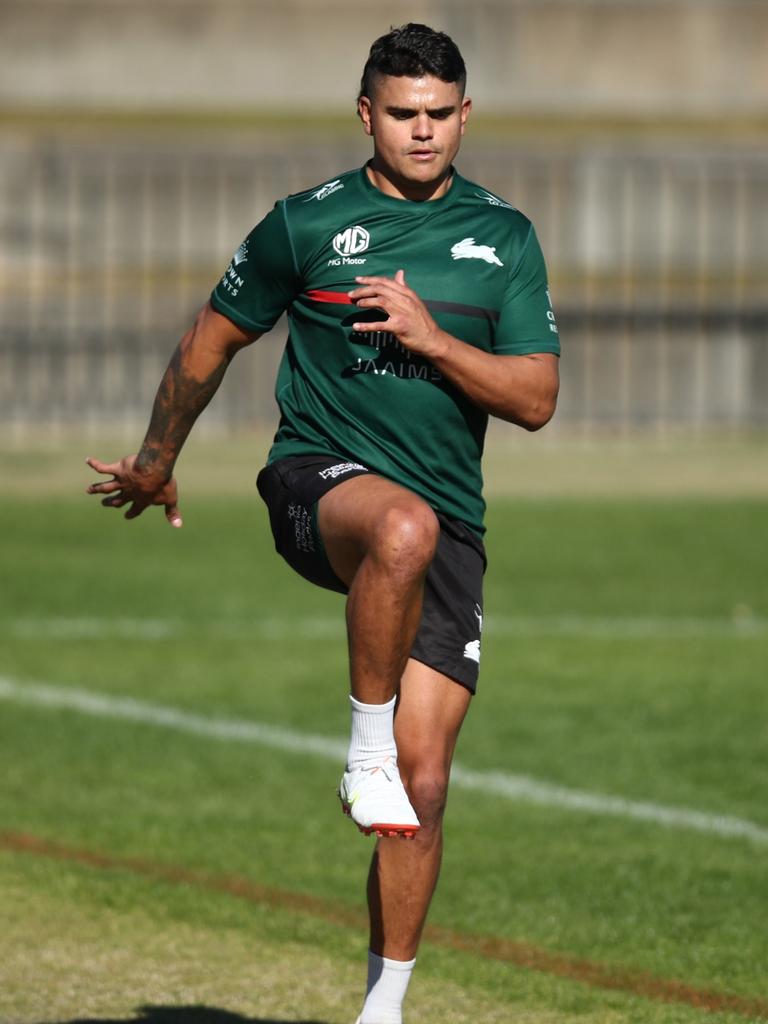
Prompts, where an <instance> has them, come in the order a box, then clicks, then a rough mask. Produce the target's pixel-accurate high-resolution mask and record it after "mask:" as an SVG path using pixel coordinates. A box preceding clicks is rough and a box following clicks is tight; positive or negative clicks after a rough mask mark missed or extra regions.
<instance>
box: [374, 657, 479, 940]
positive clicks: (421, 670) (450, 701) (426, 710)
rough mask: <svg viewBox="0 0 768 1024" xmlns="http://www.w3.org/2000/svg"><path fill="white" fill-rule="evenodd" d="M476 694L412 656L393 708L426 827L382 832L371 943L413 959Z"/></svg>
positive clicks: (401, 754) (403, 760) (406, 775)
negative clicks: (457, 753) (390, 834)
mask: <svg viewBox="0 0 768 1024" xmlns="http://www.w3.org/2000/svg"><path fill="white" fill-rule="evenodd" d="M471 699H472V698H471V695H470V693H469V691H468V690H467V689H465V687H463V686H460V685H459V684H458V683H456V682H454V681H453V680H451V679H449V678H448V677H447V676H444V675H441V673H439V672H436V671H435V670H434V669H431V668H429V667H428V666H427V665H423V664H422V663H421V662H418V661H414V660H410V661H409V662H408V665H407V667H406V670H405V673H404V675H403V680H402V685H401V690H400V701H399V703H398V708H397V714H396V715H395V738H396V740H397V750H398V759H399V763H400V774H401V777H402V779H403V782H404V784H405V788H406V790H407V792H408V795H409V797H410V799H411V803H412V804H413V806H414V809H415V810H416V813H417V814H418V816H419V821H420V822H421V829H420V830H419V831H418V833H417V834H416V836H415V838H414V840H413V841H412V842H409V843H403V842H399V841H398V840H396V839H379V841H378V843H377V844H376V850H375V851H374V854H373V859H372V861H371V869H370V873H369V876H368V907H369V912H370V919H371V940H370V947H371V950H372V951H373V952H374V953H378V954H379V955H380V956H385V957H388V958H391V959H393V960H411V959H412V958H413V957H415V956H416V950H417V947H418V945H419V939H420V938H421V933H422V929H423V927H424V921H425V919H426V916H427V910H428V909H429V903H430V900H431V898H432V894H433V892H434V890H435V885H436V884H437V877H438V874H439V872H440V859H441V854H442V844H443V828H442V824H443V812H444V810H445V802H446V795H447V789H448V776H449V772H450V766H451V760H452V757H453V751H454V748H455V746H456V740H457V738H458V735H459V729H460V728H461V724H462V722H463V721H464V716H465V714H466V712H467V708H468V707H469V702H470V700H471Z"/></svg>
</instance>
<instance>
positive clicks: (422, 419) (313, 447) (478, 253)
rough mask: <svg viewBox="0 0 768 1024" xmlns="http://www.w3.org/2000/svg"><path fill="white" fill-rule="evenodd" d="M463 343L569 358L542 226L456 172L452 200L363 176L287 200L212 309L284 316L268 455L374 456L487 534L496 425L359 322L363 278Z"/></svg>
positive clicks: (252, 316) (378, 465)
mask: <svg viewBox="0 0 768 1024" xmlns="http://www.w3.org/2000/svg"><path fill="white" fill-rule="evenodd" d="M401 269H402V270H404V271H405V278H406V283H407V284H408V285H409V286H410V287H411V288H413V289H414V291H416V293H417V294H418V295H419V296H420V298H421V299H422V301H424V303H425V304H426V306H427V308H428V309H429V311H430V313H431V315H432V316H433V317H434V319H435V321H436V322H437V323H438V325H439V326H440V327H441V328H442V329H443V330H445V331H447V332H448V333H449V334H452V335H453V336H454V337H457V338H459V339H460V340H462V341H465V342H466V343H467V344H470V345H474V346H476V347H477V348H480V349H482V350H483V351H486V352H490V353H494V354H498V355H528V354H532V353H539V352H551V353H554V354H557V355H559V353H560V345H559V340H558V333H557V325H556V323H555V317H554V313H553V311H552V305H551V301H550V296H549V291H548V288H547V275H546V268H545V265H544V259H543V256H542V253H541V249H540V247H539V243H538V240H537V238H536V234H535V231H534V229H533V226H532V225H531V223H530V221H529V220H528V219H527V218H526V217H525V216H524V215H523V214H522V213H520V212H519V211H518V210H515V209H514V208H513V207H512V206H510V205H509V204H508V203H506V202H504V200H502V199H501V198H499V197H498V196H496V195H494V194H493V193H491V192H488V191H487V190H485V189H483V188H481V187H480V186H478V185H475V184H474V183H472V182H470V181H468V180H467V179H465V178H463V177H462V176H461V175H459V174H458V173H457V172H454V175H453V179H452V183H451V187H450V188H449V189H448V191H447V192H446V193H445V194H444V195H443V196H441V197H440V198H438V199H433V200H428V201H426V202H412V201H410V200H405V199H398V198H395V197H392V196H387V195H385V194H384V193H382V192H381V191H380V190H379V189H377V188H376V187H375V186H374V185H373V184H372V183H371V182H370V180H369V178H368V175H367V173H366V171H365V168H361V169H357V170H354V171H350V172H347V173H346V174H343V175H341V176H340V177H338V178H335V179H333V180H332V181H329V182H326V183H325V184H323V185H321V186H319V187H317V188H314V189H310V190H309V191H307V192H302V193H299V194H297V195H293V196H289V197H288V198H287V199H282V200H280V201H279V202H278V203H276V204H275V207H274V208H273V210H272V211H271V212H270V213H268V214H267V216H266V217H265V218H264V219H263V220H262V221H261V222H260V223H259V224H257V225H256V227H255V228H254V229H253V231H251V233H250V234H249V235H248V237H247V238H246V239H245V241H244V242H243V243H242V245H241V246H240V247H239V249H238V250H237V252H236V253H235V254H234V256H233V257H232V261H231V263H230V264H229V267H228V268H227V270H226V272H225V274H224V276H223V277H222V279H221V281H220V282H219V284H218V285H217V286H216V288H215V289H214V291H213V294H212V296H211V303H212V305H213V308H214V309H216V310H217V311H218V312H220V313H222V314H224V315H225V316H227V317H228V318H229V319H230V320H232V321H233V322H234V323H236V324H238V325H239V326H241V327H243V328H244V329H246V330H252V331H267V330H269V329H270V328H271V327H273V326H274V324H275V323H276V322H277V320H278V319H279V317H280V316H281V314H282V313H283V312H284V311H286V312H287V313H288V320H289V336H288V341H287V344H286V348H285V352H284V354H283V359H282V362H281V365H280V370H279V372H278V377H277V386H276V398H277V402H278V405H279V407H280V414H281V416H280V425H279V428H278V431H277V435H276V437H275V442H274V444H273V446H272V449H271V451H270V455H269V461H270V462H272V461H275V460H277V459H280V458H283V457H285V456H288V455H328V456H330V457H334V458H335V457H338V459H339V461H340V462H346V461H349V462H356V463H361V464H362V465H364V466H366V467H367V468H368V469H370V470H372V471H374V472H377V473H379V474H381V475H382V476H385V477H387V478H389V479H391V480H394V481H396V482H397V483H400V484H402V485H403V486H404V487H407V488H408V489H409V490H411V491H413V492H415V493H416V494H418V495H420V496H421V497H422V498H424V499H425V500H426V501H427V502H428V503H429V504H430V505H431V506H432V507H433V508H434V509H435V510H436V511H438V512H442V513H443V514H444V515H447V516H450V517H451V518H454V519H458V520H460V521H462V522H464V523H465V524H466V525H467V526H469V527H470V529H472V530H474V531H475V532H476V533H478V534H480V535H482V533H483V529H484V528H483V513H484V507H485V506H484V502H483V498H482V473H481V466H480V460H481V456H482V450H483V440H484V436H485V430H486V426H487V421H488V417H487V414H486V413H485V412H483V411H482V410H481V409H479V408H478V407H477V406H475V405H474V404H473V403H472V402H471V401H470V400H469V399H468V398H467V397H466V396H465V395H464V394H463V393H462V392H461V390H460V389H459V388H457V387H456V386H454V385H453V384H452V383H451V382H450V381H449V380H447V379H446V378H444V377H443V376H442V375H441V373H440V372H439V371H438V370H437V368H436V367H435V366H433V365H432V364H431V363H429V362H428V361H427V360H425V359H423V358H422V357H420V356H418V355H417V354H415V353H412V352H410V351H409V350H407V349H406V348H404V347H403V346H402V345H400V343H399V342H398V340H397V338H396V337H395V336H394V335H393V334H391V333H390V332H388V331H386V330H382V331H377V332H374V333H372V334H363V333H361V332H356V331H355V330H354V329H353V326H352V325H353V324H354V323H358V322H361V321H364V320H370V321H371V322H373V321H378V320H381V319H382V318H383V314H382V313H381V311H377V310H365V309H360V308H358V307H357V306H355V305H354V304H353V303H352V302H351V300H350V298H349V293H350V292H351V291H352V290H354V288H355V287H357V285H356V282H355V278H356V276H357V275H386V276H388V277H393V276H394V275H395V273H396V271H398V270H401Z"/></svg>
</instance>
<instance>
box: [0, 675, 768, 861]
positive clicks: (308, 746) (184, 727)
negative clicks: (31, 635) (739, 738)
mask: <svg viewBox="0 0 768 1024" xmlns="http://www.w3.org/2000/svg"><path fill="white" fill-rule="evenodd" d="M0 700H6V701H11V702H13V703H15V704H23V705H32V706H38V707H44V708H62V709H66V710H68V711H77V712H80V713H81V714H85V715H93V716H94V717H97V718H112V719H122V720H124V721H130V722H141V723H143V724H146V725H151V726H159V727H161V728H166V729H175V730H176V731H178V732H185V733H192V734H193V735H197V736H206V737H210V738H211V739H217V740H230V741H235V742H240V743H252V744H256V745H258V746H263V747H270V748H272V749H275V750H281V751H287V752H289V753H296V754H303V755H306V754H316V755H318V756H319V757H322V758H325V759H326V760H332V761H335V762H336V763H339V762H340V761H343V759H344V758H345V757H346V753H347V742H346V741H344V740H341V739H333V738H331V737H326V736H319V735H317V734H313V733H304V732H297V731H295V730H293V729H284V728H281V727H279V726H274V725H267V724H265V723H263V722H252V721H241V720H236V719H226V718H205V717H203V716H202V715H195V714H192V713H191V712H188V711H182V710H181V709H179V708H172V707H164V706H162V705H159V704H149V703H145V702H143V701H138V700H134V699H132V698H130V697H113V696H111V695H108V694H100V693H92V692H88V691H86V690H71V689H62V688H59V687H57V686H46V685H42V684H34V683H18V682H15V681H14V680H12V679H7V678H3V677H0ZM451 781H452V783H453V785H454V786H456V787H459V788H461V789H468V790H474V791H477V792H480V793H482V794H484V795H486V796H487V795H494V796H498V797H502V798H503V799H506V800H510V801H513V802H518V803H528V804H536V805H538V806H541V807H562V808H565V809H567V810H570V811H580V812H583V813H587V814H600V815H607V816H610V817H617V818H632V819H635V820H638V821H646V822H653V823H654V824H657V825H665V826H667V827H670V828H679V829H690V830H693V831H695V832H709V833H713V834H715V835H719V836H727V837H738V838H745V839H751V840H752V841H753V842H756V843H759V844H761V845H762V844H768V828H763V827H761V826H760V825H756V824H755V823H754V822H751V821H745V820H744V819H741V818H733V817H730V816H725V815H716V814H707V813H705V812H703V811H696V810H693V809H691V808H688V807H669V806H665V805H663V804H657V803H651V802H645V801H636V800H625V799H623V798H622V797H615V796H607V795H605V794H602V793H590V792H587V791H585V790H579V789H570V788H567V787H565V786H556V785H552V784H551V783H549V782H544V781H542V780H540V779H535V778H531V777H530V776H528V775H511V774H507V773H505V772H479V771H472V770H470V769H468V768H464V767H462V766H461V765H459V764H455V765H454V766H453V769H452V772H451Z"/></svg>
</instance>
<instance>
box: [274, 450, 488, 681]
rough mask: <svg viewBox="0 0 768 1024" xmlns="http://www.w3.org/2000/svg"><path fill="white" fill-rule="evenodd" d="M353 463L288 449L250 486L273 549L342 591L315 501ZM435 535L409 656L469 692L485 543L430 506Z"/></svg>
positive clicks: (346, 476) (358, 469)
mask: <svg viewBox="0 0 768 1024" xmlns="http://www.w3.org/2000/svg"><path fill="white" fill-rule="evenodd" d="M368 472H369V470H367V469H366V468H365V466H362V465H360V464H359V463H357V462H340V461H339V460H338V459H334V458H329V457H328V456H326V455H306V456H305V455H295V456H290V457H288V458H286V459H279V460H278V461H277V462H273V463H272V464H271V465H269V466H265V467H264V469H262V471H261V472H260V473H259V476H258V479H257V481H256V486H257V487H258V489H259V494H260V495H261V497H262V498H263V499H264V502H265V504H266V506H267V508H268V509H269V522H270V525H271V527H272V535H273V537H274V538H275V548H276V550H277V551H278V553H279V554H280V555H282V556H283V558H284V559H285V560H286V562H287V563H288V564H289V565H290V566H291V568H292V569H295V570H296V572H297V573H299V575H300V576H303V577H304V579H307V580H309V581H310V582H311V583H315V584H317V586H319V587H324V588H325V589H327V590H335V591H337V592H338V593H340V594H346V593H347V587H346V586H345V584H344V583H342V581H341V580H340V579H339V578H338V576H337V575H336V574H335V573H334V571H333V569H332V568H331V564H330V562H329V561H328V557H327V555H326V553H325V548H324V547H323V542H322V539H321V537H320V531H319V530H318V528H317V503H318V502H319V500H320V498H322V496H323V495H324V494H326V493H327V492H328V491H330V490H331V489H332V488H333V487H335V486H336V485H337V484H340V483H343V481H344V480H350V479H351V478H352V477H353V476H361V475H362V474H364V473H368ZM436 514H437V518H438V520H439V522H440V538H439V540H438V544H437V550H436V552H435V557H434V558H433V560H432V564H431V565H430V567H429V569H428V570H427V576H426V580H425V583H424V605H423V610H422V614H421V624H420V626H419V630H418V633H417V634H416V640H415V642H414V645H413V649H412V650H411V657H412V658H415V659H416V660H417V661H421V662H424V664H425V665H429V666H430V668H434V669H435V670H436V671H438V672H442V673H443V674H444V675H447V676H450V678H451V679H454V680H456V682H457V683H461V685H462V686H465V687H466V688H467V689H468V690H470V692H472V693H474V692H475V689H476V687H477V676H478V671H479V668H480V632H481V630H482V626H483V573H484V572H485V565H486V560H485V548H484V547H483V543H482V541H481V540H480V538H479V537H478V536H477V535H476V534H474V533H473V532H472V531H471V530H470V529H469V528H468V527H466V526H465V525H464V524H463V523H461V522H459V521H458V520H455V519H449V518H448V517H447V516H443V515H441V514H440V513H439V512H438V513H436Z"/></svg>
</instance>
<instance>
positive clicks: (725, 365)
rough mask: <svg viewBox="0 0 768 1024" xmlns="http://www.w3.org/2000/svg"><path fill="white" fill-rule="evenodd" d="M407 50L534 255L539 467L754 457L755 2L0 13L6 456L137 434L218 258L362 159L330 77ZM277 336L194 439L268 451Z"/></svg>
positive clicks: (199, 6) (546, 1)
mask: <svg viewBox="0 0 768 1024" xmlns="http://www.w3.org/2000/svg"><path fill="white" fill-rule="evenodd" d="M408 20H419V21H424V22H426V23H428V24H431V25H433V26H434V27H436V28H440V29H443V30H445V31H447V32H449V33H450V34H451V35H452V36H453V37H454V38H455V40H456V41H457V43H458V44H459V46H460V48H461V49H462V51H463V53H464V56H465V59H466V62H467V65H468V69H469V82H468V92H469V94H470V95H471V96H472V97H473V99H474V102H475V113H474V115H473V119H472V124H471V128H470V131H469V133H468V135H467V137H466V140H465V143H464V148H463V150H462V153H461V154H460V158H459V161H458V166H459V168H460V170H461V171H462V172H463V173H464V174H465V175H467V176H469V177H472V178H475V179H476V180H479V181H480V182H482V183H483V184H484V185H486V186H487V187H489V188H491V189H492V190H494V191H496V192H498V193H500V194H501V195H502V196H504V197H505V198H506V199H507V200H509V201H510V202H512V203H513V204H514V205H516V206H518V207H519V208H520V209H522V210H523V211H524V212H525V213H526V214H528V215H529V216H530V217H531V218H532V219H533V221H534V223H535V224H536V226H537V230H538V233H539V236H540V238H541V240H542V244H543V247H544V251H545V255H546V257H547V260H548V265H549V270H550V277H551V290H552V293H553V298H554V301H555V306H556V309H557V312H558V320H559V322H560V327H561V339H562V342H563V352H564V355H563V360H562V376H563V386H562V395H561V404H560V409H559V412H558V414H557V417H556V419H555V420H554V421H553V423H552V424H551V425H550V426H549V427H548V428H547V430H546V431H545V435H542V437H544V436H546V437H547V438H548V439H549V441H552V442H570V441H572V440H576V441H579V442H584V443H585V444H586V445H589V444H591V442H592V441H593V440H595V439H600V440H604V439H608V440H615V439H616V438H619V439H621V440H623V441H626V442H630V443H637V444H639V445H642V444H646V445H647V444H648V443H649V442H653V443H654V444H658V443H659V442H661V443H662V444H669V443H670V442H671V441H674V442H675V443H682V444H684V445H696V444H699V445H702V444H703V445H709V444H710V443H711V442H712V440H713V439H715V440H716V442H717V443H723V439H724V438H729V439H731V440H733V439H737V438H738V439H743V438H745V437H749V438H752V439H753V441H754V440H755V439H759V438H760V437H761V436H762V435H761V432H764V431H765V430H766V427H768V404H767V403H766V399H765V396H766V390H767V387H768V291H767V289H766V284H767V283H768V151H767V150H766V145H765V143H766V138H767V137H768V61H767V60H766V59H765V55H766V52H768V49H767V48H766V44H768V4H766V3H764V2H762V0H663V2H662V0H636V2H635V0H474V2H473V3H471V4H470V3H467V2H466V0H432V2H429V0H424V2H418V0H413V2H410V3H400V2H394V3H391V4H389V5H388V6H387V7H386V10H384V9H383V7H382V5H381V4H380V3H378V2H377V3H374V2H373V0H354V2H351V0H331V2H327V3H324V4H319V3H313V2H311V0H280V2H279V3H278V2H273V0H226V2H224V0H164V2H162V3H157V2H149V0H131V2H128V0H4V2H3V4H2V9H1V11H0V95H1V96H2V113H1V114H0V169H1V171H0V318H1V319H0V323H1V325H2V330H1V331H0V368H1V369H0V421H1V422H2V426H3V430H4V433H5V436H6V439H9V440H10V441H11V442H12V443H14V444H21V445H25V444H28V443H29V442H30V439H31V438H32V437H36V438H38V439H40V438H41V437H42V438H46V437H47V438H55V437H60V436H63V435H64V434H66V433H71V432H72V431H76V432H78V433H80V434H82V433H83V432H85V433H87V434H89V435H91V436H93V435H96V436H101V435H103V434H104V433H105V432H108V433H109V434H110V436H115V434H116V433H124V432H125V433H130V434H131V435H132V436H133V435H135V433H136V431H140V430H141V429H142V428H143V426H144V424H145V423H146V420H147V415H148V411H149V408H150V404H151V400H152V397H153V394H154V390H155V387H156V385H157V382H158V380H159V377H160V375H161V373H162V371H163V368H164V366H165V364H166V363H167V360H168V356H169V353H170V352H171V350H172V348H173V346H174V345H175V343H176V341H177V339H178V337H179V336H180V334H181V333H182V332H183V330H184V329H185V328H186V327H187V325H188V324H189V322H190V320H191V318H192V316H193V315H194V313H195V311H196V310H197V308H198V307H199V306H200V305H201V304H202V302H204V301H205V299H206V297H207V295H208V293H209V292H210V289H211V288H212V286H213V285H214V284H215V282H216V281H217V279H218V277H219V276H220V274H221V272H222V270H223V268H224V267H225V266H226V264H227V262H228V259H229V256H230V254H231V252H232V251H233V250H234V248H235V247H236V246H237V245H238V244H239V242H240V241H241V239H242V237H243V236H244V235H245V233H246V232H247V231H248V230H249V229H250V227H251V226H252V225H253V224H254V223H255V222H256V221H257V220H259V219H260V218H261V216H262V215H263V214H264V213H265V212H266V211H267V210H268V209H269V208H270V207H271V205H272V203H273V202H274V200H275V199H276V198H279V197H281V196H283V195H285V194H286V193H288V192H292V191H298V190H300V189H303V188H306V187H309V186H310V185H312V184H315V183H317V182H321V181H322V180H323V179H325V178H328V177H330V176H332V175H334V174H336V173H338V172H340V171H342V170H346V169H348V168H351V167H353V166H355V165H357V164H359V163H360V162H362V161H363V160H364V159H365V158H366V156H367V155H368V151H369V147H368V143H367V140H366V139H365V138H364V136H363V135H362V132H361V130H360V128H359V124H358V122H357V119H356V117H355V111H354V100H355V95H356V91H357V86H358V81H359V75H360V72H361V70H362V65H363V63H364V60H365V57H366V55H367V50H368V47H369V45H370V43H371V41H372V40H373V39H374V38H375V37H376V36H378V35H380V34H382V33H383V32H386V31H387V30H388V29H389V27H390V25H392V24H400V23H403V22H405V21H408ZM285 333H286V328H285V324H284V323H281V324H279V325H278V327H277V328H276V329H275V330H274V331H273V332H272V335H271V336H270V337H268V338H266V339H264V340H263V341H262V342H261V343H260V344H259V345H258V346H256V347H255V348H254V349H251V350H249V351H248V352H247V353H246V354H244V355H241V356H240V357H239V359H238V367H237V372H236V373H231V374H230V375H229V378H228V379H227V380H226V381H225V384H224V386H223V388H222V392H221V393H220V395H219V396H217V399H216V400H215V402H214V403H213V405H212V406H211V408H210V409H209V410H208V411H207V412H206V414H205V416H204V418H203V420H202V421H201V424H200V426H199V428H198V433H202V436H209V437H215V436H221V435H222V434H224V435H226V436H228V437H234V436H235V435H241V434H242V433H243V432H253V431H254V430H265V431H266V430H268V429H270V428H271V425H272V424H273V423H274V421H275V415H276V407H275V404H274V401H273V398H272V384H273V379H274V371H275V367H276V364H277V360H278V358H279V355H280V350H281V347H282V344H283V341H284V338H285ZM521 433H522V432H519V431H518V432H515V431H511V432H510V431H509V430H507V431H506V435H509V434H521ZM496 434H498V426H497V427H496V428H495V433H494V432H492V435H491V440H492V442H493V438H494V436H496ZM537 440H538V439H537ZM689 450H690V449H689ZM763 469H764V467H763Z"/></svg>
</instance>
